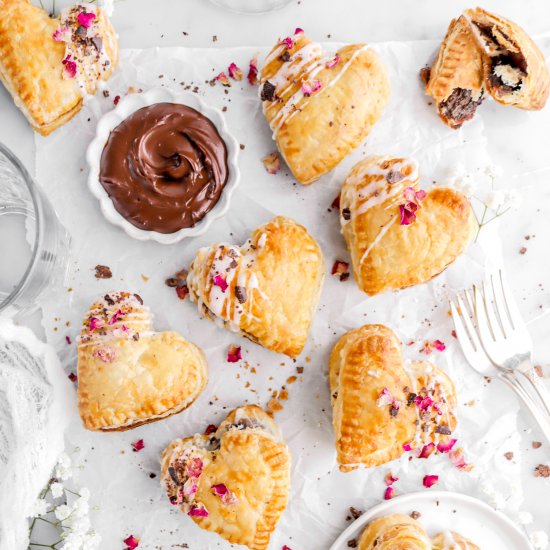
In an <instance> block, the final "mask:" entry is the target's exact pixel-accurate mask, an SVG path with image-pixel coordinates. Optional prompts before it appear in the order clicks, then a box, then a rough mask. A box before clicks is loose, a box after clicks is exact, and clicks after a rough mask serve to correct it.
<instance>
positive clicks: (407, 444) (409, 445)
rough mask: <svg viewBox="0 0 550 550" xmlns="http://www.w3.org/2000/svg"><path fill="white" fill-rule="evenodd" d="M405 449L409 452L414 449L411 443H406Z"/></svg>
mask: <svg viewBox="0 0 550 550" xmlns="http://www.w3.org/2000/svg"><path fill="white" fill-rule="evenodd" d="M403 450H404V451H406V452H409V451H412V446H411V444H410V443H405V444H404V445H403Z"/></svg>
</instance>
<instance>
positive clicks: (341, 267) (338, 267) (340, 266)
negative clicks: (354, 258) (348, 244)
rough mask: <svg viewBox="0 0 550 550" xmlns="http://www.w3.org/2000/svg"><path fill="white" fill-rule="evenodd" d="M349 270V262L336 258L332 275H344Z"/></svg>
mask: <svg viewBox="0 0 550 550" xmlns="http://www.w3.org/2000/svg"><path fill="white" fill-rule="evenodd" d="M348 272H349V264H348V263H347V262H342V261H341V260H336V261H335V262H334V264H333V265H332V269H331V270H330V274H331V275H343V274H345V273H348Z"/></svg>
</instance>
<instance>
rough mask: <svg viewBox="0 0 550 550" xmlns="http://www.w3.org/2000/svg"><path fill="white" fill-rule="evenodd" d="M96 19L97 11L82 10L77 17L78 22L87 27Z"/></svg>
mask: <svg viewBox="0 0 550 550" xmlns="http://www.w3.org/2000/svg"><path fill="white" fill-rule="evenodd" d="M94 19H95V13H86V12H80V13H79V14H78V17H77V20H78V23H79V24H80V25H82V26H83V27H85V28H86V29H89V28H90V25H91V24H92V21H93V20H94Z"/></svg>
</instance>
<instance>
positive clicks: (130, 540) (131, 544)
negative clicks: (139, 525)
mask: <svg viewBox="0 0 550 550" xmlns="http://www.w3.org/2000/svg"><path fill="white" fill-rule="evenodd" d="M122 542H123V543H124V544H125V545H126V548H127V550H134V549H135V548H137V547H138V546H139V539H137V538H136V537H134V535H130V536H129V537H127V538H125V539H124V540H123V541H122Z"/></svg>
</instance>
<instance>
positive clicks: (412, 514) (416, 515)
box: [410, 510, 422, 519]
mask: <svg viewBox="0 0 550 550" xmlns="http://www.w3.org/2000/svg"><path fill="white" fill-rule="evenodd" d="M410 515H411V518H413V519H418V518H419V517H420V516H421V515H422V514H421V513H420V512H417V511H416V510H413V511H412V512H411V514H410Z"/></svg>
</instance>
